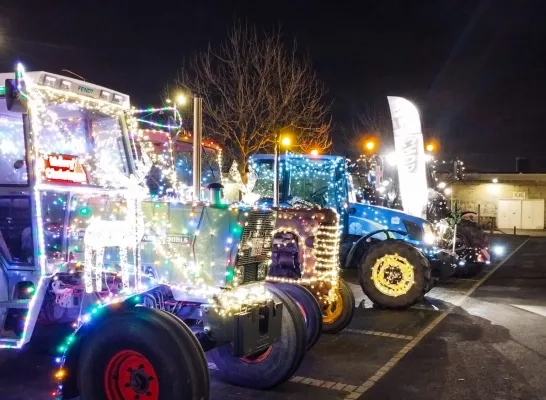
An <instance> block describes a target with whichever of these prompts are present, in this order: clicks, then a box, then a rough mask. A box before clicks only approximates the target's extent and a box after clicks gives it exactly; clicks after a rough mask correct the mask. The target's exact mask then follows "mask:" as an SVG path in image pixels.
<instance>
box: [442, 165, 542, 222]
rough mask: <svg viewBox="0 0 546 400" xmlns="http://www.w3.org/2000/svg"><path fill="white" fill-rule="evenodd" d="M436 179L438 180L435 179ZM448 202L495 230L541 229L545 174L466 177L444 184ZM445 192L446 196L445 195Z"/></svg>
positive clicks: (473, 175)
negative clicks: (475, 216)
mask: <svg viewBox="0 0 546 400" xmlns="http://www.w3.org/2000/svg"><path fill="white" fill-rule="evenodd" d="M438 180H440V181H441V180H442V177H441V176H438ZM447 188H448V189H447V193H449V194H448V195H447V197H448V199H450V200H451V202H452V203H455V202H457V204H458V205H459V207H460V208H461V210H462V211H473V212H475V213H477V214H478V216H479V217H480V221H481V222H484V223H487V222H491V223H493V226H494V227H496V228H498V229H501V230H502V229H513V228H514V227H515V228H516V229H544V227H545V213H544V200H545V199H546V174H517V173H513V174H512V173H511V174H489V173H487V174H473V173H470V174H466V175H465V176H464V179H463V180H460V181H455V182H452V183H451V184H448V185H447ZM447 193H446V194H447Z"/></svg>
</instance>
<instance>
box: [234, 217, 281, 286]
mask: <svg viewBox="0 0 546 400" xmlns="http://www.w3.org/2000/svg"><path fill="white" fill-rule="evenodd" d="M274 228H275V215H274V213H273V211H269V210H256V211H249V212H248V217H247V219H246V224H245V227H244V231H243V236H242V239H241V248H240V250H239V254H238V257H237V261H236V264H235V266H236V270H237V272H238V274H237V275H238V278H239V282H240V283H249V282H255V281H261V280H264V279H265V275H266V273H267V267H268V265H269V258H270V252H271V244H272V239H273V229H274Z"/></svg>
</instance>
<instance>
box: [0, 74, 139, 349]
mask: <svg viewBox="0 0 546 400" xmlns="http://www.w3.org/2000/svg"><path fill="white" fill-rule="evenodd" d="M0 82H1V83H0V85H1V86H0V143H1V144H0V171H1V172H0V267H1V268H2V270H3V271H4V274H3V278H2V279H0V307H1V308H0V326H1V327H4V328H5V327H6V326H8V325H11V328H12V329H13V331H14V332H16V334H17V339H13V338H5V337H1V338H0V346H2V345H5V346H12V347H21V346H22V345H23V344H24V343H26V342H27V341H28V339H29V337H30V335H31V333H32V330H33V327H34V324H35V323H36V320H37V317H38V313H39V311H40V309H41V307H42V303H43V301H44V298H49V297H52V299H53V304H50V305H49V306H51V307H52V308H54V307H55V305H56V304H64V306H65V307H64V308H68V309H70V308H72V309H75V310H79V307H80V305H81V302H82V301H87V299H86V294H90V293H94V295H93V298H94V300H93V302H94V301H96V298H97V295H98V297H99V298H107V297H108V296H116V295H118V294H119V295H122V293H125V294H128V293H129V292H131V291H132V290H134V289H137V288H138V287H139V286H140V285H141V283H142V282H140V281H139V280H138V279H139V277H138V268H135V265H136V263H135V256H134V254H133V253H134V252H132V251H130V250H129V249H132V248H134V246H133V242H132V240H133V239H135V240H136V233H135V230H137V229H138V227H137V225H138V224H137V221H136V219H135V215H134V212H132V211H134V208H135V207H134V205H135V201H134V200H133V199H134V197H135V196H134V193H133V192H132V189H131V188H132V182H131V180H130V179H129V172H130V168H131V166H130V164H129V161H130V159H129V157H128V153H127V149H128V143H127V142H126V140H127V135H126V132H127V130H126V125H125V112H126V111H127V110H128V109H129V97H128V96H126V95H124V94H121V93H117V92H114V91H112V90H110V89H106V88H103V87H100V86H97V85H93V84H90V83H88V82H83V81H79V80H75V79H72V78H67V77H64V76H61V75H56V74H52V73H48V72H25V71H24V69H23V68H22V67H21V66H19V68H18V70H17V72H15V73H4V74H0ZM4 83H5V84H4ZM122 226H123V228H121V229H122V233H125V235H124V236H122V235H121V233H120V230H119V229H118V228H119V227H122ZM114 229H116V230H117V233H118V235H117V237H116V238H113V230H114ZM122 241H123V243H121V242H122ZM118 242H119V243H118ZM116 246H118V247H116ZM4 277H5V278H4ZM137 280H138V281H137ZM68 292H69V293H70V294H71V296H68ZM46 295H47V296H46ZM55 303H56V304H55ZM27 314H28V317H27V318H26V322H24V321H25V315H27ZM54 314H55V313H54V312H53V311H52V312H51V313H42V314H41V315H45V316H46V318H48V316H49V317H52V318H56V317H55V316H54Z"/></svg>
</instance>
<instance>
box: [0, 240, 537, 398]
mask: <svg viewBox="0 0 546 400" xmlns="http://www.w3.org/2000/svg"><path fill="white" fill-rule="evenodd" d="M495 241H497V242H498V243H502V244H503V245H504V246H505V248H506V253H505V254H506V256H507V257H505V259H504V260H498V261H497V262H495V263H493V264H491V265H489V266H487V267H485V268H484V269H483V270H482V271H480V272H479V273H478V274H477V275H476V276H474V277H472V278H471V279H451V280H449V281H447V282H444V283H442V284H441V285H440V286H439V287H436V288H434V289H433V290H432V291H431V292H430V293H429V294H428V295H427V297H426V300H425V301H424V302H423V303H421V304H418V305H417V306H415V307H413V308H412V309H410V310H405V311H389V310H380V309H375V308H373V307H372V305H371V303H370V302H369V301H368V300H367V299H366V298H365V296H364V295H363V294H362V291H361V289H360V287H359V286H358V284H357V276H356V273H355V272H354V271H345V272H344V277H345V279H346V280H347V281H348V282H349V283H351V285H352V288H353V290H354V292H355V295H356V298H357V301H356V307H357V310H356V315H355V318H354V320H353V322H352V324H351V326H350V328H349V329H347V330H346V331H344V332H343V333H341V334H338V335H332V336H328V335H323V336H322V338H321V340H320V341H319V343H318V344H317V345H316V346H315V348H313V349H312V350H311V351H310V352H309V353H308V354H307V356H306V359H305V360H304V363H303V365H302V367H301V368H300V370H299V371H298V372H297V374H296V376H294V377H293V378H292V380H291V381H290V382H288V383H286V384H285V385H282V386H281V387H278V388H276V389H274V390H271V391H267V392H258V391H253V390H248V389H242V388H238V387H233V386H229V385H225V384H223V383H221V382H218V381H217V380H216V379H215V374H214V365H213V364H210V365H209V366H210V368H211V375H212V391H211V393H212V396H211V397H212V399H215V400H220V399H229V398H234V397H237V398H241V399H255V398H256V397H259V398H261V399H264V400H266V399H267V400H269V399H271V400H274V399H279V400H280V399H311V398H312V399H314V400H316V399H325V400H327V399H357V398H362V399H367V398H369V399H372V398H373V399H390V398H392V399H408V400H413V399H442V400H443V399H466V398H468V399H491V400H493V399H495V400H499V399H520V398H521V399H544V398H546V383H545V381H544V379H543V371H546V322H545V321H546V318H545V317H546V287H545V284H546V263H545V262H544V261H543V260H544V258H545V256H546V239H545V238H527V237H522V236H518V237H514V236H501V237H498V238H496V239H495ZM514 251H515V253H514V254H512V253H513V252H514ZM541 371H542V372H541ZM52 376H53V369H52V360H51V359H50V357H49V356H47V355H44V354H37V353H32V352H30V351H27V352H24V353H22V354H20V355H18V356H17V357H6V356H4V357H3V358H2V359H1V360H0V398H1V399H3V400H19V399H36V400H41V399H51V398H52V392H53V389H54V385H53V383H52V379H51V378H52Z"/></svg>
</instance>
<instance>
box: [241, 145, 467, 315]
mask: <svg viewBox="0 0 546 400" xmlns="http://www.w3.org/2000/svg"><path fill="white" fill-rule="evenodd" d="M249 165H250V168H251V169H252V171H253V172H254V173H255V174H256V176H257V181H256V184H255V187H254V192H255V193H257V194H259V195H260V196H261V198H260V200H259V204H260V205H264V206H272V205H273V196H274V194H273V186H274V184H273V183H274V171H275V167H274V156H273V155H261V154H260V155H254V156H252V157H251V158H250V163H249ZM278 171H279V172H278V173H279V176H278V182H279V206H280V207H286V208H292V209H293V208H313V207H318V208H330V209H334V210H336V211H337V213H338V214H339V216H340V220H341V225H342V240H341V246H340V261H341V267H342V268H353V269H355V268H356V269H359V280H360V284H361V286H362V289H363V291H364V293H365V294H366V295H367V296H368V297H369V298H370V299H371V300H372V301H373V302H374V304H376V305H378V306H380V307H386V308H395V309H399V308H407V307H410V306H412V305H413V304H415V303H416V302H417V301H419V300H420V299H422V297H423V296H424V294H425V293H427V292H428V291H429V290H430V289H432V287H433V286H434V284H435V282H436V281H437V280H438V279H439V278H445V277H448V276H451V275H452V274H453V273H454V271H455V267H456V260H455V258H454V257H453V256H452V255H451V254H450V253H449V252H447V251H445V250H442V249H440V248H439V247H437V245H436V237H435V231H434V228H433V225H432V224H431V223H430V222H428V221H426V220H425V219H422V218H419V217H415V216H413V215H410V214H407V213H405V212H403V211H400V210H396V209H391V208H387V207H380V206H374V205H370V204H366V203H365V202H362V201H361V199H357V196H356V191H355V189H354V186H353V183H352V179H351V175H350V174H349V173H348V170H347V164H346V160H345V158H344V157H340V156H331V155H317V156H314V155H294V154H290V155H283V156H280V157H279V164H278ZM359 200H360V201H359Z"/></svg>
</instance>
